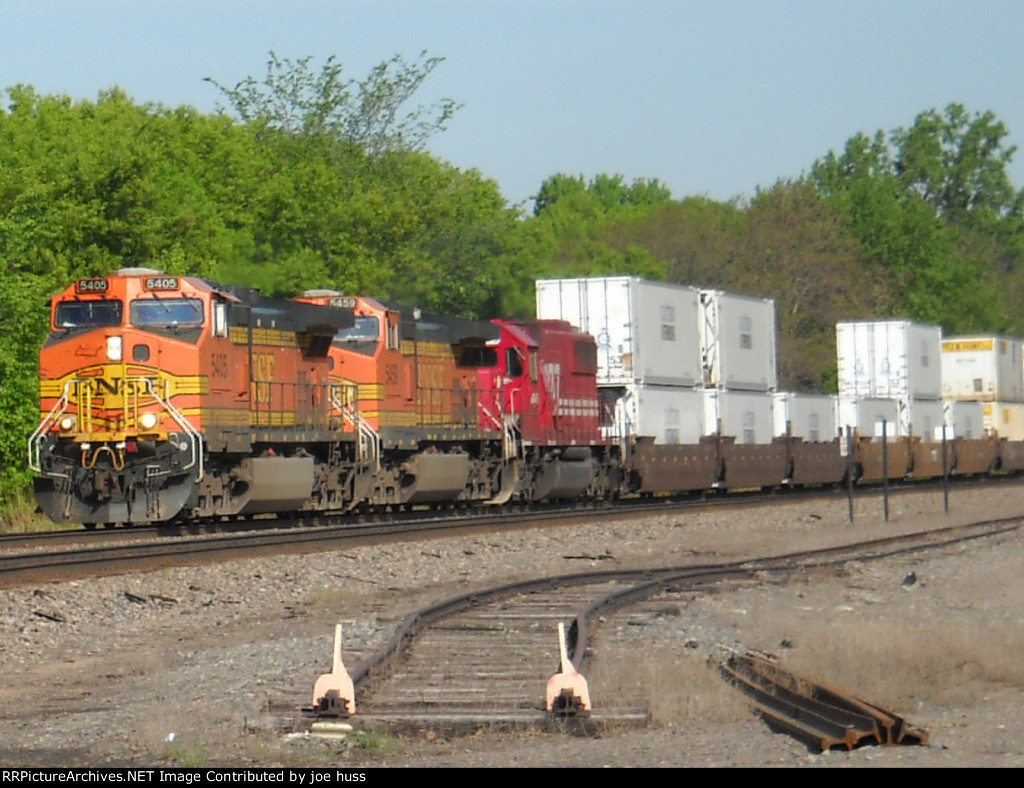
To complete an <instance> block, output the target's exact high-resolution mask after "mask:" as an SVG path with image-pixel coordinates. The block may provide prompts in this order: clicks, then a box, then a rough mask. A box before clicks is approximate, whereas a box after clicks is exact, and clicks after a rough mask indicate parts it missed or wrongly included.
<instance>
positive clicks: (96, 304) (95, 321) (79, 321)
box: [53, 301, 124, 329]
mask: <svg viewBox="0 0 1024 788" xmlns="http://www.w3.org/2000/svg"><path fill="white" fill-rule="evenodd" d="M123 314H124V303H123V302H121V301H62V302H60V303H59V304H57V311H56V313H55V314H54V318H53V320H54V324H55V325H56V326H57V328H67V329H72V328H108V327H110V326H119V325H121V317H122V315H123Z"/></svg>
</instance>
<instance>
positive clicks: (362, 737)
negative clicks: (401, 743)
mask: <svg viewBox="0 0 1024 788" xmlns="http://www.w3.org/2000/svg"><path fill="white" fill-rule="evenodd" d="M350 738H351V740H352V743H353V744H354V745H355V746H356V747H357V748H358V749H360V750H362V751H363V752H365V753H368V754H370V755H373V756H375V757H377V758H383V757H385V756H388V755H393V754H394V753H396V752H397V751H398V749H399V748H398V742H396V741H395V740H394V739H392V738H391V737H390V736H386V735H385V734H383V733H378V732H376V731H366V730H361V729H357V730H355V731H353V732H352V736H351V737H350Z"/></svg>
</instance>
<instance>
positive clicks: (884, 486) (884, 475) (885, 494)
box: [882, 419, 889, 522]
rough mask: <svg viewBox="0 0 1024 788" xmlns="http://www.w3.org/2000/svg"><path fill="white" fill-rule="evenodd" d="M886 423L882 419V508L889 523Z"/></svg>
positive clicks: (887, 438)
mask: <svg viewBox="0 0 1024 788" xmlns="http://www.w3.org/2000/svg"><path fill="white" fill-rule="evenodd" d="M888 426H889V425H888V423H887V422H886V420H885V419H882V508H883V510H884V511H885V521H886V522H889V435H888V431H887V427H888Z"/></svg>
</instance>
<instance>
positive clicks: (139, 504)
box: [28, 268, 1024, 528]
mask: <svg viewBox="0 0 1024 788" xmlns="http://www.w3.org/2000/svg"><path fill="white" fill-rule="evenodd" d="M39 371H40V406H41V407H40V423H39V426H38V428H37V429H36V430H35V431H34V432H33V433H32V435H31V436H30V438H29V440H28V461H29V465H30V467H31V468H32V469H33V470H34V471H35V472H36V478H35V493H36V500H37V502H38V505H39V508H40V509H41V511H42V512H44V513H45V514H46V515H48V516H49V517H50V518H51V519H53V520H55V521H58V522H72V523H81V524H83V525H84V526H85V527H86V528H95V527H96V526H97V525H98V524H102V525H104V526H108V527H109V526H113V525H116V524H125V525H130V524H135V523H164V522H199V521H218V520H224V519H235V518H238V519H245V518H251V517H253V516H257V515H267V514H274V513H277V514H282V513H288V514H290V515H298V516H300V517H301V516H304V515H305V516H313V515H316V514H341V513H345V512H351V511H365V510H396V509H402V508H408V507H418V506H424V507H454V506H459V507H463V506H466V507H468V506H487V505H490V506H496V505H504V504H508V503H515V502H518V503H529V502H537V501H545V500H573V499H593V500H604V499H612V498H617V497H624V496H644V495H655V494H661V493H678V492H689V491H710V490H723V491H724V490H733V489H738V488H742V489H749V488H784V487H788V486H801V485H830V484H839V483H843V482H863V481H870V480H879V479H881V478H882V477H883V476H887V477H888V478H889V479H892V480H899V479H904V478H910V477H913V478H927V477H935V476H940V475H942V474H943V473H946V472H950V473H954V474H983V473H990V472H993V471H1006V470H1013V471H1016V470H1021V469H1024V443H1016V442H1011V441H1006V440H1001V439H1000V438H999V437H998V436H997V435H986V436H984V437H980V438H977V439H974V440H962V439H958V440H955V441H950V442H949V444H948V445H946V444H936V443H922V442H921V441H919V440H917V439H913V438H907V439H904V440H900V441H896V442H886V443H885V444H881V443H879V442H878V441H877V440H874V439H872V438H863V437H860V436H858V435H855V434H854V435H851V436H848V437H847V436H840V435H836V436H832V437H831V438H829V439H826V440H821V441H806V440H802V439H799V438H794V437H791V436H780V437H776V438H774V439H773V440H772V441H771V442H770V443H758V444H750V443H744V442H738V441H737V440H736V437H735V436H730V435H722V434H714V435H707V436H703V437H701V438H700V439H699V440H698V441H694V442H691V443H688V444H665V443H662V442H659V441H658V440H656V439H655V438H652V437H651V436H645V435H637V434H618V433H617V432H616V428H615V420H614V419H613V418H612V416H611V410H612V406H613V404H612V403H610V402H609V401H608V398H607V396H608V395H607V391H606V390H602V389H601V388H600V387H599V386H598V381H597V374H598V346H597V343H596V341H595V339H594V337H592V336H591V335H589V334H586V333H582V332H581V331H579V330H577V329H576V328H574V327H573V326H572V325H571V324H570V323H569V322H567V321H564V320H523V321H520V320H493V321H481V320H467V319H460V318H451V317H443V316H437V315H430V314H424V313H422V312H421V311H420V310H419V309H413V308H409V307H406V306H401V305H397V304H392V303H389V302H386V301H380V300H376V299H373V298H369V297H362V296H350V295H345V294H341V293H337V292H333V291H327V290H315V291H307V292H305V293H303V294H301V295H299V296H296V297H295V298H291V299H280V298H268V297H265V296H264V295H262V294H261V293H260V292H259V291H257V290H255V289H252V288H247V287H238V286H225V285H220V284H217V283H214V282H210V281H207V280H205V279H202V278H198V277H191V276H172V275H167V274H165V273H163V272H160V271H157V270H153V269H148V268H124V269H120V270H117V271H115V272H113V273H111V274H110V275H108V276H104V277H90V278H83V279H79V280H77V281H76V282H74V283H73V284H72V285H70V286H69V287H68V288H67V289H66V290H65V291H63V292H62V293H59V294H58V295H56V296H55V297H54V298H53V299H52V302H51V323H50V333H49V336H48V338H47V340H46V342H45V344H44V346H43V348H42V349H41V351H40V363H39Z"/></svg>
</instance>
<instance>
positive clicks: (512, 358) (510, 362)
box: [505, 347, 523, 378]
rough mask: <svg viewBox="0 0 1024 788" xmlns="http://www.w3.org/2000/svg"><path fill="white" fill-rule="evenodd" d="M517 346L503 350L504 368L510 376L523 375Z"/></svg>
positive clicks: (521, 361) (518, 376) (517, 376)
mask: <svg viewBox="0 0 1024 788" xmlns="http://www.w3.org/2000/svg"><path fill="white" fill-rule="evenodd" d="M520 352H521V351H520V350H519V348H514V347H510V348H509V349H508V350H507V351H506V352H505V370H506V374H507V375H508V376H509V377H510V378H521V377H522V376H523V360H522V358H521V357H520V355H519V354H520Z"/></svg>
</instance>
